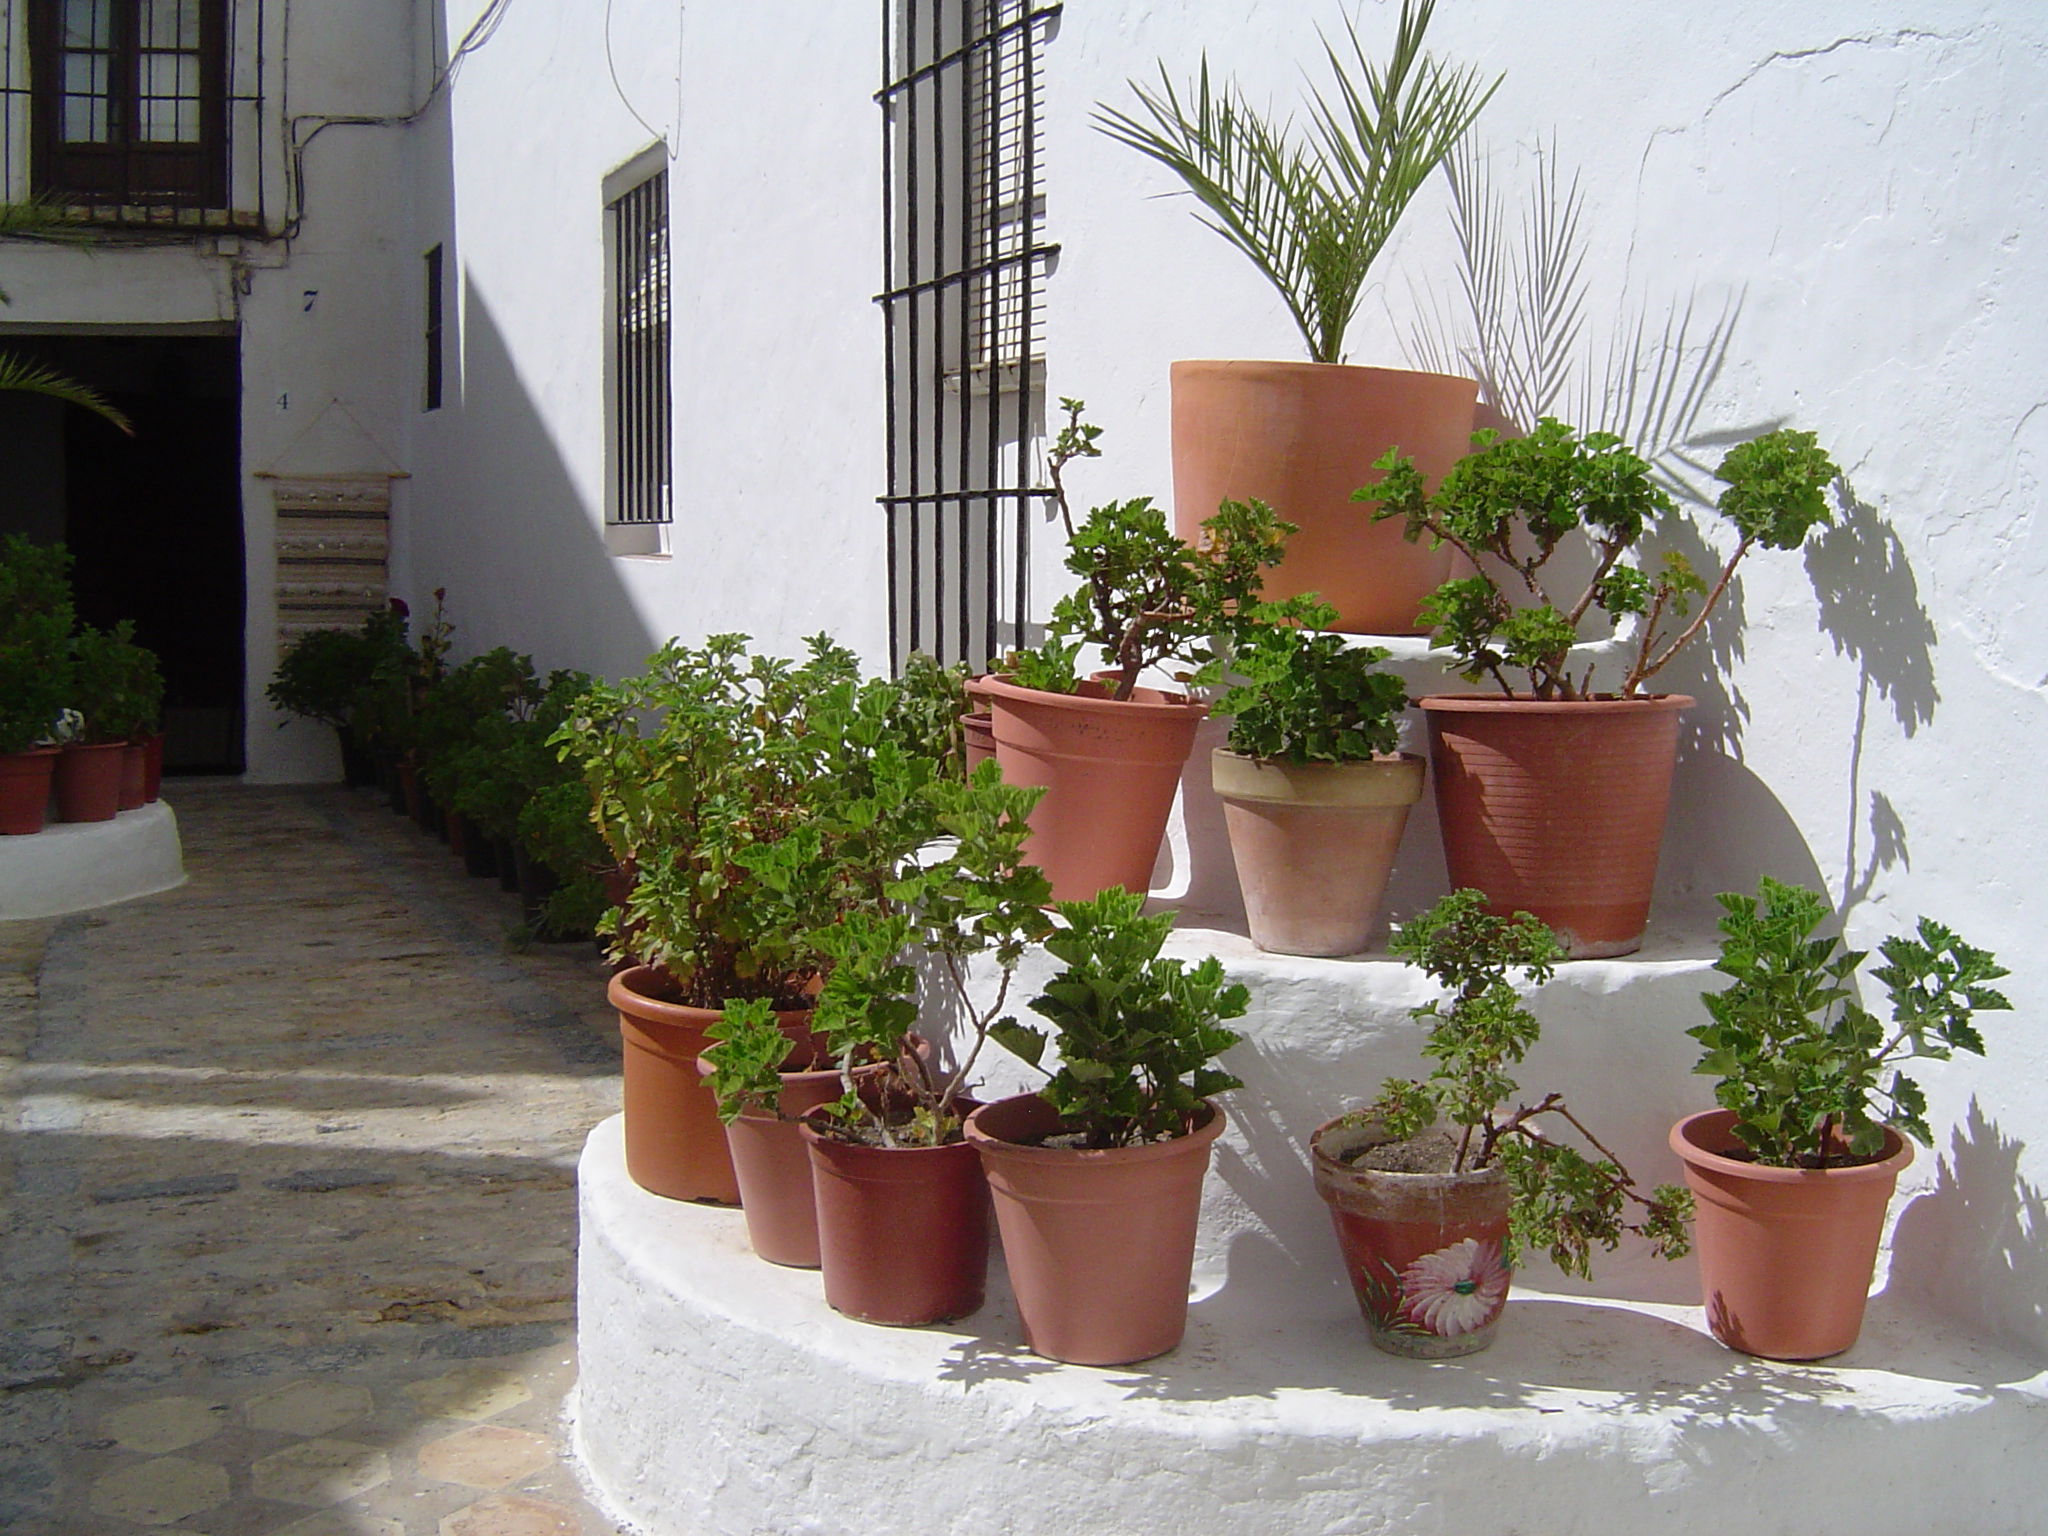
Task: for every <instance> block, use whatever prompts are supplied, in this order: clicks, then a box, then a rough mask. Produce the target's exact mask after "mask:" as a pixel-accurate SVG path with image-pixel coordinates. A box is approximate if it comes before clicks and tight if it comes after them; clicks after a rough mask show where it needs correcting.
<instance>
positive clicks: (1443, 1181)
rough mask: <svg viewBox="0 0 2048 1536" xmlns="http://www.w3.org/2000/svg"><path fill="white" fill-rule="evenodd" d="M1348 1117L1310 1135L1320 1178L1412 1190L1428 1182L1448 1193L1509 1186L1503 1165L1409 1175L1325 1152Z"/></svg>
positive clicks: (1311, 1155) (1310, 1151)
mask: <svg viewBox="0 0 2048 1536" xmlns="http://www.w3.org/2000/svg"><path fill="white" fill-rule="evenodd" d="M1350 1118H1351V1116H1350V1115H1349V1114H1348V1113H1347V1114H1342V1115H1334V1116H1332V1117H1331V1118H1330V1119H1328V1120H1325V1121H1324V1122H1323V1123H1322V1124H1321V1125H1319V1126H1317V1127H1316V1128H1315V1130H1313V1131H1312V1132H1310V1133H1309V1138H1308V1154H1309V1159H1310V1161H1311V1162H1312V1163H1313V1164H1314V1165H1315V1172H1316V1173H1317V1175H1318V1176H1319V1177H1321V1176H1325V1175H1327V1176H1332V1177H1335V1178H1339V1179H1359V1180H1363V1181H1375V1182H1376V1181H1380V1180H1384V1181H1386V1182H1387V1183H1389V1184H1406V1185H1407V1186H1408V1187H1409V1188H1411V1189H1414V1188H1420V1187H1422V1184H1423V1183H1424V1182H1425V1181H1426V1182H1428V1183H1431V1184H1436V1185H1440V1186H1442V1187H1444V1188H1447V1189H1457V1188H1470V1187H1473V1186H1476V1185H1481V1184H1505V1183H1506V1182H1507V1177H1508V1171H1507V1169H1506V1168H1504V1167H1502V1166H1501V1165H1500V1164H1499V1163H1491V1164H1489V1165H1488V1166H1486V1167H1484V1168H1468V1169H1466V1170H1465V1171H1464V1172H1463V1173H1408V1172H1404V1171H1403V1170H1401V1169H1398V1168H1358V1167H1354V1166H1353V1165H1352V1164H1350V1163H1347V1162H1345V1161H1344V1160H1343V1159H1342V1158H1340V1157H1335V1156H1333V1155H1331V1154H1330V1153H1328V1152H1325V1151H1324V1150H1323V1137H1324V1136H1326V1135H1327V1134H1329V1133H1330V1132H1331V1131H1333V1130H1335V1129H1336V1128H1337V1127H1338V1126H1339V1125H1342V1124H1343V1123H1344V1122H1345V1121H1347V1120H1349V1119H1350Z"/></svg>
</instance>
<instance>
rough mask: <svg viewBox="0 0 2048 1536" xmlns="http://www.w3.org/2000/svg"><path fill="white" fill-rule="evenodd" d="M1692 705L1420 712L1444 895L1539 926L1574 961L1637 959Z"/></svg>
mask: <svg viewBox="0 0 2048 1536" xmlns="http://www.w3.org/2000/svg"><path fill="white" fill-rule="evenodd" d="M1692 702H1693V701H1692V700H1691V699H1690V698H1689V697H1687V696H1686V695H1685V694H1682V693H1667V694H1660V695H1658V696H1657V697H1654V698H1644V699H1613V698H1607V699H1585V700H1574V701H1568V702H1567V701H1549V700H1537V699H1510V698H1485V697H1477V696H1474V697H1439V698H1429V699H1423V700H1422V701H1421V705H1422V710H1423V713H1424V715H1425V716H1426V717H1427V719H1428V721H1429V762H1430V771H1431V774H1432V776H1433V778H1434V779H1435V782H1436V808H1437V820H1438V823H1439V824H1440V825H1441V827H1442V829H1443V839H1444V861H1445V863H1446V864H1447V865H1448V866H1449V869H1450V877H1451V884H1452V886H1453V887H1464V886H1472V887H1476V888H1477V889H1479V890H1481V891H1484V892H1485V893H1486V898H1487V901H1488V902H1489V904H1490V905H1491V906H1492V908H1493V909H1494V911H1496V912H1498V913H1500V914H1502V915H1503V916H1505V915H1508V914H1511V913H1514V912H1532V913H1534V914H1535V915H1536V916H1537V917H1539V918H1541V919H1542V920H1543V921H1544V922H1546V923H1548V924H1549V925H1550V926H1551V927H1552V928H1553V929H1555V930H1556V932H1557V936H1558V938H1559V939H1560V940H1561V941H1562V942H1563V943H1564V945H1565V947H1566V948H1567V949H1568V950H1569V951H1570V953H1571V955H1572V956H1573V958H1575V959H1585V958H1587V957H1590V956H1595V955H1626V954H1630V953H1633V952H1634V951H1635V950H1636V949H1637V948H1638V947H1639V946H1640V945H1641V944H1642V942H1643V928H1644V926H1645V925H1646V924H1647V922H1648V921H1649V916H1650V896H1651V893H1652V892H1653V891H1654V889H1655V888H1656V884H1657V849H1658V845H1659V844H1660V843H1661V842H1662V841H1663V839H1664V820H1665V813H1666V811H1667V810H1668V809H1669V807H1670V803H1671V773H1672V767H1673V765H1674V763H1675V762H1676V761H1677V755H1678V716H1679V714H1680V712H1681V711H1683V710H1686V709H1689V708H1691V706H1692Z"/></svg>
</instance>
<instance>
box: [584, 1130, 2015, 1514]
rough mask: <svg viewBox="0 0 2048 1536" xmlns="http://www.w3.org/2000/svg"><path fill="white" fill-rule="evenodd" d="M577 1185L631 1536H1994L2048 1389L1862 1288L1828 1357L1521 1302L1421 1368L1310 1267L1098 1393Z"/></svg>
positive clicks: (716, 1227)
mask: <svg viewBox="0 0 2048 1536" xmlns="http://www.w3.org/2000/svg"><path fill="white" fill-rule="evenodd" d="M1305 1181H1306V1175H1305V1174H1304V1182H1305ZM581 1184H582V1262H581V1284H580V1292H579V1305H578V1312H579V1317H580V1324H579V1331H578V1346H579V1350H580V1354H581V1362H580V1384H579V1386H578V1389H577V1393H578V1401H577V1409H576V1443H577V1449H578V1453H579V1455H580V1456H581V1458H582V1461H583V1465H584V1469H585V1471H586V1474H587V1476H588V1478H589V1480H590V1482H591V1483H592V1484H593V1486H594V1489H595V1491H596V1493H597V1495H598V1497H599V1498H600V1499H602V1500H604V1501H606V1502H607V1503H609V1504H610V1505H611V1507H612V1509H613V1511H614V1512H615V1513H616V1514H617V1515H618V1516H619V1517H621V1518H622V1519H623V1520H626V1521H629V1522H631V1523H632V1524H633V1525H634V1526H635V1527H636V1528H642V1529H645V1530H646V1531H648V1532H651V1533H657V1536H699V1533H709V1532H719V1533H727V1536H755V1533H764V1532H774V1533H777V1536H783V1533H789V1536H795V1533H803V1536H836V1533H842V1532H843V1533H848V1536H853V1533H860V1536H874V1533H876V1532H899V1531H910V1530H922V1531H935V1532H956V1531H972V1532H976V1533H981V1536H1098V1533H1099V1536H1150V1533H1155V1532H1156V1533H1162V1536H1164V1533H1173V1536H1184V1533H1186V1532H1189V1531H1201V1532H1204V1533H1212V1536H1240V1533H1241V1536H1275V1533H1282V1532H1285V1533H1293V1532H1330V1533H1344V1536H1367V1533H1389V1536H1391V1533H1396V1532H1398V1533H1401V1536H1424V1533H1445V1536H1450V1533H1459V1536H1463V1533H1472V1532H1500V1531H1510V1530H1523V1531H1590V1530H1600V1531H1607V1530H1627V1529H1643V1530H1654V1531H1658V1532H1669V1533H1692V1532H1698V1533H1701V1536H1708V1533H1711V1536H1723V1533H1725V1532H1727V1531H1731V1530H1739V1531H1743V1532H1746V1533H1750V1536H1771V1533H1780V1532H1782V1533H1786V1536H1793V1533H1798V1536H1808V1533H1811V1532H1813V1531H1817V1530H1856V1529H1863V1530H1870V1531H1905V1530H1920V1529H1926V1530H1968V1531H1970V1532H1972V1533H1973V1536H1991V1533H2000V1532H2011V1533H2015V1536H2018V1533H2022V1532H2026V1533H2031V1532H2036V1531H2038V1530H2039V1529H2040V1524H2039V1521H2040V1515H2041V1510H2042V1508H2043V1507H2044V1505H2043V1500H2044V1496H2048V1470H2044V1466H2043V1461H2042V1458H2041V1456H2040V1447H2041V1445H2042V1444H2043V1443H2044V1437H2048V1371H2044V1370H2043V1369H2042V1367H2041V1365H2040V1364H2039V1363H2031V1364H2030V1363H2027V1362H2024V1361H2021V1360H2017V1359H2013V1358H2009V1357H2004V1356H2001V1355H1999V1354H1998V1353H1997V1352H1996V1351H1994V1350H1988V1349H1984V1348H1981V1347H1977V1346H1973V1345H1970V1344H1967V1343H1962V1342H1959V1341H1956V1340H1954V1339H1947V1338H1942V1337H1940V1336H1938V1335H1937V1334H1935V1333H1933V1332H1931V1331H1930V1327H1929V1324H1928V1322H1927V1321H1926V1320H1925V1319H1917V1318H1908V1317H1905V1316H1903V1315H1899V1314H1896V1313H1894V1312H1893V1311H1892V1310H1891V1309H1890V1308H1888V1307H1887V1306H1886V1304H1885V1299H1884V1298H1883V1297H1879V1298H1878V1299H1877V1300H1876V1301H1875V1302H1873V1305H1872V1314H1871V1317H1870V1319H1869V1321H1868V1323H1867V1324H1866V1327H1865V1335H1864V1338H1863V1340H1862V1341H1861V1342H1860V1343H1859V1344H1858V1345H1857V1347H1856V1349H1855V1350H1854V1351H1852V1352H1851V1353H1850V1354H1849V1355H1847V1356H1844V1357H1843V1358H1842V1359H1841V1360H1840V1361H1839V1362H1836V1363H1833V1364H1830V1365H1828V1366H1785V1365H1772V1364H1767V1363H1765V1362H1762V1361H1753V1360H1748V1359H1746V1358H1744V1357H1741V1356H1738V1355H1734V1354H1731V1353H1730V1352H1729V1351H1727V1350H1725V1349H1723V1348H1721V1347H1720V1346H1719V1345H1718V1344H1716V1343H1714V1342H1713V1341H1712V1340H1711V1339H1710V1338H1708V1337H1707V1336H1706V1334H1705V1333H1704V1331H1703V1330H1702V1327H1701V1324H1700V1319H1699V1309H1698V1308H1695V1307H1682V1306H1669V1305H1661V1306H1660V1305H1656V1304H1651V1303H1615V1302H1590V1301H1585V1300H1575V1299H1569V1298H1565V1297H1561V1296H1554V1295H1553V1296H1545V1295H1541V1294H1537V1293H1534V1292H1530V1291H1524V1290H1518V1291H1517V1293H1516V1296H1515V1298H1514V1299H1512V1300H1511V1301H1510V1303H1509V1307H1508V1312H1507V1316H1506V1317H1505V1319H1504V1320H1503V1322H1502V1325H1501V1331H1500V1337H1499V1340H1498V1342H1497V1343H1496V1344H1495V1345H1494V1347H1493V1348H1492V1349H1491V1350H1489V1351H1487V1352H1486V1353H1484V1354H1481V1355H1477V1356H1472V1357H1470V1358H1468V1359H1465V1360H1454V1361H1442V1362H1435V1363H1428V1364H1424V1363H1419V1362H1412V1361H1400V1360H1395V1359H1392V1358H1391V1357H1388V1356H1385V1355H1381V1354H1379V1353H1378V1352H1376V1351H1375V1350H1374V1349H1373V1348H1372V1347H1371V1346H1370V1345H1369V1344H1368V1343H1367V1342H1366V1340H1365V1336H1364V1332H1363V1329H1362V1327H1361V1325H1360V1324H1359V1321H1358V1319H1357V1316H1356V1313H1355V1311H1354V1310H1353V1307H1352V1303H1351V1299H1350V1297H1349V1295H1348V1293H1347V1292H1346V1291H1345V1290H1344V1287H1343V1283H1342V1281H1341V1278H1339V1276H1338V1272H1337V1266H1336V1259H1335V1255H1334V1248H1332V1251H1331V1252H1329V1253H1327V1254H1321V1255H1317V1254H1303V1255H1300V1257H1301V1259H1302V1260H1303V1261H1304V1262H1303V1267H1302V1268H1301V1270H1300V1271H1299V1272H1298V1273H1296V1274H1294V1275H1292V1276H1289V1277H1286V1280H1287V1283H1285V1284H1278V1283H1274V1282H1275V1281H1276V1280H1277V1279H1278V1278H1279V1277H1276V1276H1274V1275H1273V1274H1271V1273H1269V1272H1261V1273H1260V1274H1258V1275H1257V1276H1256V1277H1255V1278H1254V1279H1252V1280H1250V1281H1246V1282H1240V1280H1239V1279H1238V1277H1236V1276H1234V1275H1233V1276H1231V1277H1229V1278H1228V1279H1226V1280H1225V1281H1224V1283H1223V1284H1222V1285H1221V1286H1220V1288H1214V1289H1209V1290H1208V1291H1207V1292H1206V1294H1198V1296H1197V1299H1196V1302H1195V1305H1194V1307H1193V1309H1192V1314H1191V1320H1190V1327H1189V1332H1188V1337H1187V1340H1186V1342H1185V1343H1184V1344H1183V1345H1182V1346H1181V1348H1180V1349H1179V1350H1177V1351H1175V1352H1174V1353H1173V1354H1171V1355H1168V1356H1166V1357H1164V1358H1163V1359H1160V1360H1157V1361H1153V1362H1149V1363H1147V1364H1145V1365H1143V1366H1131V1367H1121V1368H1116V1369H1108V1370H1096V1369H1089V1368H1086V1367H1079V1366H1063V1365H1055V1364H1052V1363H1050V1362H1048V1361H1044V1360H1040V1359H1038V1358H1036V1357H1034V1356H1031V1355H1028V1354H1025V1353H1023V1352H1022V1350H1021V1348H1020V1347H1019V1345H1018V1344H1017V1342H1016V1341H1017V1339H1018V1337H1019V1334H1018V1329H1017V1325H1016V1320H1015V1315H1014V1312H1013V1310H1012V1307H1011V1305H1010V1303H1009V1301H1008V1296H1007V1291H1006V1289H1005V1288H1004V1287H1003V1286H1002V1285H1001V1284H1000V1283H998V1284H996V1285H995V1286H993V1287H992V1288H991V1296H990V1303H989V1305H988V1307H987V1308H986V1309H985V1310H984V1311H982V1312H981V1313H980V1314H978V1315H977V1316H975V1317H973V1318H969V1319H966V1320H964V1321H963V1322H960V1323H957V1324H953V1325H950V1326H947V1327H944V1328H934V1329H908V1330H895V1329H881V1328H872V1327H867V1326H864V1325H862V1324H859V1323H854V1322H850V1321H848V1320H846V1319H845V1318H842V1317H840V1316H838V1315H837V1314H835V1313H833V1312H832V1311H830V1310H829V1309H828V1308H827V1307H826V1306H825V1305H824V1302H823V1300H822V1298H821V1296H820V1290H819V1282H818V1277H817V1275H816V1274H815V1273H813V1272H806V1271H799V1270H788V1269H779V1268H777V1267H775V1266H773V1265H769V1264H764V1263H762V1262H761V1261H760V1260H758V1259H756V1258H754V1257H753V1255H752V1254H751V1252H750V1251H749V1250H748V1249H747V1246H746V1238H745V1228H744V1224H743V1220H742V1218H741V1216H740V1214H739V1213H738V1212H736V1211H724V1210H717V1209H712V1208H708V1207H701V1206H692V1205H680V1204H677V1203H675V1202H672V1201H667V1200H662V1199H660V1198H658V1197H656V1196H653V1195H648V1194H646V1193H645V1192H643V1191H641V1190H640V1189H638V1188H637V1187H635V1186H634V1185H633V1184H632V1183H631V1182H630V1181H629V1180H628V1179H627V1177H626V1173H625V1167H624V1162H623V1150H622V1145H621V1138H620V1131H619V1122H618V1120H617V1119H616V1118H614V1119H611V1120H607V1121H606V1122H604V1123H603V1124H602V1125H600V1126H599V1127H598V1128H597V1130H596V1131H595V1132H594V1133H593V1134H592V1135H591V1138H590V1141H589V1143H588V1145H587V1146H586V1148H585V1150H584V1154H583V1160H582V1168H581ZM1200 1291H1201V1288H1200V1287H1198V1293H1199V1292H1200Z"/></svg>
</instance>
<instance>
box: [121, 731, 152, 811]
mask: <svg viewBox="0 0 2048 1536" xmlns="http://www.w3.org/2000/svg"><path fill="white" fill-rule="evenodd" d="M148 803H149V749H148V748H147V747H146V746H144V745H143V744H142V743H141V742H139V741H131V742H128V743H126V744H125V745H124V746H123V747H122V749H121V809H122V810H124V811H139V810H141V809H142V808H143V806H145V805H147V804H148Z"/></svg>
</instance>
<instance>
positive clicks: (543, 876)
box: [512, 843, 562, 928]
mask: <svg viewBox="0 0 2048 1536" xmlns="http://www.w3.org/2000/svg"><path fill="white" fill-rule="evenodd" d="M512 870H513V879H514V883H515V886H516V888H517V890H518V892H519V916H520V920H521V921H522V922H524V923H525V924H526V926H527V927H529V928H538V927H539V926H540V920H541V908H543V907H545V906H546V905H547V900H548V898H549V897H550V896H552V895H554V894H555V892H556V891H558V890H560V889H561V887H562V882H561V881H560V880H559V879H558V878H557V877H556V875H555V872H554V871H553V870H552V869H550V868H548V866H547V865H545V864H543V863H542V862H541V861H540V860H539V859H536V858H535V857H534V856H533V855H532V854H530V853H528V852H527V851H526V844H524V843H514V844H513V845H512Z"/></svg>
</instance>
